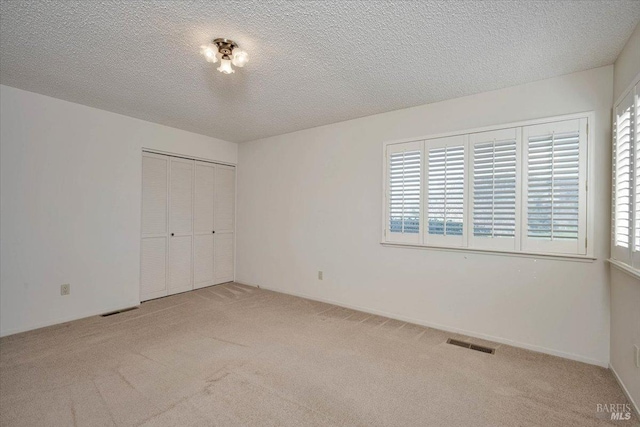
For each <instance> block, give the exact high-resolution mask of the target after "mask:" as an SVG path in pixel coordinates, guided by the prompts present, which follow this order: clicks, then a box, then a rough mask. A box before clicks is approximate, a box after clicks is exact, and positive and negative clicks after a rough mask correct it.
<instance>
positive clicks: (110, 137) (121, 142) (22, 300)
mask: <svg viewBox="0 0 640 427" xmlns="http://www.w3.org/2000/svg"><path fill="white" fill-rule="evenodd" d="M143 147H144V148H151V149H156V150H162V151H166V152H171V153H177V154H183V155H188V156H195V157H200V158H205V159H211V160H218V161H222V162H228V163H234V164H235V163H236V160H237V145H236V144H234V143H230V142H226V141H221V140H217V139H214V138H209V137H206V136H202V135H197V134H194V133H190V132H186V131H182V130H178V129H173V128H169V127H166V126H161V125H157V124H154V123H149V122H144V121H141V120H137V119H133V118H130V117H125V116H121V115H118V114H114V113H109V112H106V111H102V110H97V109H95V108H90V107H86V106H83V105H79V104H73V103H70V102H66V101H61V100H58V99H54V98H49V97H46V96H42V95H38V94H35V93H30V92H25V91H22V90H18V89H15V88H11V87H7V86H1V87H0V157H1V163H0V184H1V187H0V188H1V191H0V196H1V202H0V204H1V215H0V235H1V246H0V255H1V257H0V263H1V268H0V270H1V271H0V335H7V334H11V333H14V332H19V331H24V330H29V329H33V328H37V327H40V326H45V325H49V324H54V323H59V322H62V321H66V320H71V319H75V318H80V317H85V316H89V315H93V314H98V313H104V312H106V311H110V310H115V309H120V308H124V307H128V306H132V305H137V304H138V302H139V271H140V209H141V173H142V172H141V166H142V158H141V152H142V149H143ZM63 283H69V284H71V294H70V295H69V296H64V297H62V296H60V285H61V284H63Z"/></svg>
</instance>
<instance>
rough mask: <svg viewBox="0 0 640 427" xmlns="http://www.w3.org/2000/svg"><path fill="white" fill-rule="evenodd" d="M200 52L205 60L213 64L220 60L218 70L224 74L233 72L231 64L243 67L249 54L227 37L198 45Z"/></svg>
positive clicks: (247, 60)
mask: <svg viewBox="0 0 640 427" xmlns="http://www.w3.org/2000/svg"><path fill="white" fill-rule="evenodd" d="M200 53H201V54H203V55H204V58H205V59H206V60H207V62H211V63H212V64H215V63H216V62H218V61H220V66H219V67H218V68H217V69H218V71H220V72H221V73H224V74H231V73H235V72H236V70H234V69H233V68H232V67H231V64H233V65H235V66H236V67H244V66H245V65H246V64H247V62H249V54H248V53H247V52H245V51H244V50H242V49H240V48H239V47H238V44H237V43H236V42H234V41H233V40H229V39H215V40H214V41H213V42H211V44H209V45H203V46H200Z"/></svg>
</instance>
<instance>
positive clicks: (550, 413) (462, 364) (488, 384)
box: [0, 284, 637, 427]
mask: <svg viewBox="0 0 640 427" xmlns="http://www.w3.org/2000/svg"><path fill="white" fill-rule="evenodd" d="M450 336H453V334H449V333H445V332H441V331H438V330H434V329H429V328H424V327H421V326H417V325H413V324H408V323H404V322H400V321H397V320H390V319H387V318H384V317H379V316H373V315H369V314H365V313H361V312H357V311H353V310H348V309H344V308H340V307H336V306H332V305H329V304H324V303H318V302H313V301H309V300H305V299H302V298H296V297H292V296H287V295H283V294H278V293H275V292H269V291H265V290H260V289H256V288H251V287H246V286H242V285H236V284H227V285H221V286H216V287H211V288H205V289H200V290H198V291H194V292H188V293H185V294H181V295H175V296H172V297H168V298H163V299H159V300H155V301H150V302H147V303H144V304H142V306H141V307H140V308H139V309H138V310H133V311H130V312H126V313H121V314H118V315H115V316H111V317H91V318H87V319H83V320H79V321H75V322H70V323H66V324H63V325H57V326H53V327H49V328H44V329H40V330H37V331H32V332H27V333H24V334H18V335H13V336H9V337H5V338H3V339H2V340H0V413H1V415H0V424H1V425H2V426H66V425H78V426H110V425H144V426H209V425H222V426H226V425H229V426H236V425H250V426H263V425H265V426H306V425H345V426H392V425H393V426H403V427H404V426H592V425H623V426H632V425H636V424H637V420H636V419H635V418H634V419H633V420H631V421H617V422H609V421H606V420H605V419H604V418H603V416H602V415H600V416H599V415H598V413H597V412H596V405H597V404H598V403H626V402H627V401H626V399H625V397H624V395H623V393H622V391H621V389H620V388H619V386H618V385H617V383H616V382H615V380H614V378H613V377H612V375H611V373H610V372H609V371H608V370H606V369H603V368H598V367H595V366H590V365H586V364H583V363H578V362H572V361H569V360H564V359H560V358H557V357H552V356H547V355H543V354H539V353H533V352H529V351H525V350H519V349H516V348H513V347H508V346H498V348H497V350H496V354H495V355H490V354H484V353H480V352H476V351H472V350H468V349H463V348H459V347H455V346H452V345H450V344H446V343H445V341H446V339H447V337H450ZM457 338H458V339H466V340H471V341H474V342H478V343H482V342H480V341H479V340H472V339H468V338H465V337H461V336H457Z"/></svg>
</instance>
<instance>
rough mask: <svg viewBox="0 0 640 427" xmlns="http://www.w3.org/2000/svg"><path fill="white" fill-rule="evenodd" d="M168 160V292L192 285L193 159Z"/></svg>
mask: <svg viewBox="0 0 640 427" xmlns="http://www.w3.org/2000/svg"><path fill="white" fill-rule="evenodd" d="M170 162H171V163H170V174H169V181H170V187H169V230H170V233H171V237H170V238H169V285H168V289H167V293H168V294H169V295H170V294H175V293H178V292H184V291H188V290H190V289H193V281H192V269H193V188H194V185H193V175H194V161H193V160H184V159H178V158H171V160H170Z"/></svg>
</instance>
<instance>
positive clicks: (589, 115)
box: [380, 111, 596, 261]
mask: <svg viewBox="0 0 640 427" xmlns="http://www.w3.org/2000/svg"><path fill="white" fill-rule="evenodd" d="M594 116H595V114H594V112H593V111H585V112H579V113H573V114H565V115H559V116H551V117H543V118H539V119H532V120H525V121H519V122H511V123H501V124H496V125H491V126H483V127H477V128H470V129H464V130H459V131H453V132H443V133H437V134H430V135H425V136H418V137H413V138H402V139H394V140H389V141H383V142H382V159H383V162H382V177H381V181H382V218H381V225H382V227H381V230H380V231H381V238H380V244H381V245H383V246H385V247H407V248H414V249H415V248H418V249H434V250H444V251H461V252H473V253H484V254H494V255H515V256H524V257H535V258H541V257H542V258H549V259H568V260H576V259H577V260H585V261H593V260H595V259H596V258H595V256H594V247H595V244H594V243H595V241H594V234H595V233H594V223H593V221H592V220H591V219H592V217H593V215H594V212H595V197H593V196H591V195H592V194H593V190H592V188H591V187H593V183H594V182H595V181H594V177H593V173H594V156H593V150H594V147H593V146H594V144H593V140H594V138H593V135H594ZM575 119H586V120H587V129H586V138H587V139H586V151H585V154H586V159H584V160H581V163H583V162H584V166H585V167H586V171H585V174H586V180H587V183H588V184H585V185H587V186H588V187H587V188H586V191H585V193H584V194H585V197H586V200H585V205H586V214H585V216H584V222H586V226H585V227H586V228H585V229H584V231H585V233H586V251H585V253H584V254H567V253H549V252H537V251H532V250H528V251H527V250H524V248H522V250H512V249H501V248H482V247H456V246H443V245H441V244H440V245H439V244H435V242H434V243H428V242H426V241H425V239H424V237H423V238H422V240H421V241H420V242H419V243H404V242H396V241H390V240H388V239H387V237H386V230H387V214H386V209H387V200H386V191H387V147H389V146H392V145H395V144H405V143H410V142H421V141H422V142H425V143H426V142H427V141H428V140H431V139H440V138H448V137H455V136H462V137H463V138H464V139H465V141H467V147H468V146H469V144H468V142H469V140H470V139H471V138H470V137H469V135H470V134H476V133H481V132H490V131H500V130H504V129H510V128H521V127H525V126H532V125H541V124H546V123H553V122H560V121H566V120H575ZM518 143H519V146H518V147H517V150H518V156H520V158H522V156H521V154H522V153H523V150H524V145H523V144H524V142H523V140H522V137H521V135H520V136H519V137H518ZM426 151H427V150H426V148H425V149H423V156H422V158H423V161H424V162H426V157H427V155H426ZM469 157H470V156H469V154H468V153H467V155H466V156H465V164H466V168H467V170H466V175H467V184H466V188H465V192H466V195H467V197H466V199H465V208H466V211H465V220H466V224H465V229H468V227H469V222H468V218H469V214H470V209H469V204H470V202H471V201H470V199H469V196H468V195H469V188H468V187H469V185H470V184H469V177H471V173H470V172H469V170H468V168H469V167H470V163H469V161H470V160H469ZM521 169H522V164H521V163H520V165H519V166H518V171H520V170H521ZM520 175H521V174H520ZM519 179H520V181H523V179H521V178H519ZM422 187H423V188H421V192H422V194H423V201H422V204H423V210H422V211H421V220H422V221H424V218H425V211H424V205H425V202H424V197H425V191H426V189H425V188H424V185H423V186H422ZM519 197H520V198H522V197H524V195H523V194H522V191H520V195H519ZM520 206H521V203H519V204H518V209H520ZM518 216H519V218H521V217H522V214H520V215H518ZM518 220H520V219H518ZM520 222H521V223H524V222H526V221H520ZM420 226H421V230H422V232H421V233H420V234H421V235H422V236H424V233H425V231H426V227H425V226H424V225H423V224H421V225H420ZM467 234H468V233H467V232H465V233H464V235H465V239H466V236H467ZM516 234H518V233H516ZM519 234H520V235H521V232H520V233H519ZM516 239H518V237H516ZM468 240H469V243H471V240H472V239H468ZM516 247H517V246H516Z"/></svg>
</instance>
